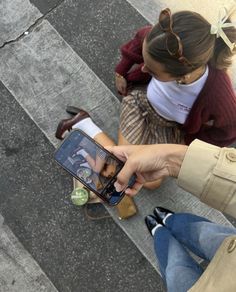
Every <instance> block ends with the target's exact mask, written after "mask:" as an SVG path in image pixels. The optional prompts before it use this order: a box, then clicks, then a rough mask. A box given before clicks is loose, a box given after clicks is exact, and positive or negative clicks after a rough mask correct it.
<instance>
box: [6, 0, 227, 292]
mask: <svg viewBox="0 0 236 292" xmlns="http://www.w3.org/2000/svg"><path fill="white" fill-rule="evenodd" d="M166 2H168V1H166ZM170 2H171V1H170ZM163 5H164V1H163V2H162V1H161V2H160V3H159V2H157V1H154V0H148V1H145V3H144V2H143V1H138V0H136V1H135V0H130V1H126V0H116V1H115V0H113V1H111V0H99V1H91V0H87V1H82V0H79V1H78V0H65V1H62V0H53V1H49V0H39V1H35V0H34V1H31V2H29V1H27V0H16V1H10V0H0V16H1V17H0V32H1V33H0V36H1V37H0V80H1V83H0V100H1V108H0V119H1V125H0V127H1V140H0V157H1V162H2V163H1V165H0V173H1V176H0V213H1V214H2V215H3V217H4V219H5V222H4V224H3V228H2V229H1V235H4V236H5V237H6V238H8V239H9V240H10V241H11V244H12V245H11V247H12V248H11V251H12V254H11V259H14V258H15V259H16V260H12V261H10V260H9V256H6V255H9V249H8V248H7V246H8V244H4V241H3V239H2V238H3V236H2V237H0V244H1V247H2V249H1V253H0V257H1V259H2V261H1V263H0V266H1V268H0V291H4V292H5V291H16V290H18V291H54V290H59V291H63V292H64V291H73V292H74V291H127V292H130V291H163V285H162V282H161V279H160V276H159V274H158V267H157V265H156V261H155V255H154V251H153V246H152V239H151V238H150V236H149V234H148V232H147V230H146V228H145V226H144V222H143V218H144V216H145V215H146V214H148V213H149V212H150V211H151V210H152V209H153V207H154V206H155V205H163V206H168V207H169V208H172V209H174V210H176V211H183V210H185V211H190V212H194V213H197V214H200V215H204V216H206V217H208V218H210V219H212V220H213V221H215V222H220V223H222V224H226V225H230V222H229V221H228V220H227V219H226V218H225V217H224V216H223V215H222V214H221V213H220V212H217V211H215V210H213V209H211V208H209V207H207V206H206V205H204V204H202V203H200V202H198V201H197V199H195V198H194V197H192V196H191V195H190V194H188V193H186V192H183V191H182V190H180V189H179V188H177V187H176V184H175V181H174V180H167V181H166V182H165V183H164V184H163V185H162V186H161V188H160V189H158V190H157V191H155V192H148V191H143V192H141V194H140V195H139V196H137V198H136V203H137V205H138V208H139V214H138V215H137V216H135V217H134V218H131V219H129V220H126V221H119V220H118V219H117V214H116V211H115V210H114V209H112V208H107V209H104V207H103V206H92V207H91V208H92V209H91V210H90V211H91V212H93V213H95V214H99V215H101V214H103V213H104V214H106V215H108V216H111V217H110V218H106V219H103V220H98V221H97V220H96V221H92V220H90V219H88V218H87V217H86V215H85V213H84V209H83V208H76V207H75V206H73V205H72V204H71V202H70V200H69V196H68V194H69V193H70V191H71V189H72V179H71V177H70V176H69V175H67V174H66V173H65V172H64V171H62V170H61V169H60V168H59V167H58V166H57V165H56V164H55V162H54V161H53V152H54V149H55V147H56V146H57V145H59V143H58V141H57V140H56V139H55V137H54V132H55V128H56V125H57V123H58V121H59V120H60V119H61V118H64V117H65V116H66V114H65V106H66V104H75V105H78V106H80V107H83V108H85V109H86V110H88V111H89V112H90V113H91V115H92V118H93V119H94V121H96V123H97V124H98V125H99V126H100V127H101V128H102V129H103V130H104V131H105V132H107V133H108V134H109V135H110V136H111V137H112V138H113V139H114V140H116V136H117V129H118V119H119V107H120V102H119V97H118V96H117V95H116V92H115V90H114V82H113V70H114V65H115V63H116V62H117V60H118V58H119V52H118V48H119V46H120V44H122V43H123V42H124V41H126V40H127V39H129V38H130V36H131V35H132V34H133V32H134V31H135V30H136V29H137V28H138V27H140V26H142V25H145V24H147V23H148V22H151V23H152V22H153V21H154V15H157V14H158V11H159V10H160V8H161V7H163ZM151 7H152V9H151ZM25 32H26V33H25ZM14 251H15V253H14ZM16 255H20V256H18V257H17V256H16ZM22 263H23V264H22ZM8 264H9V271H12V274H14V275H15V276H14V277H10V276H8V274H7V273H4V270H5V269H4V268H3V267H5V265H8ZM31 266H32V268H31ZM22 267H23V268H22ZM6 279H8V280H6ZM38 279H40V281H39V280H38ZM22 287H23V288H22Z"/></svg>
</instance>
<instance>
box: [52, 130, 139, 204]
mask: <svg viewBox="0 0 236 292" xmlns="http://www.w3.org/2000/svg"><path fill="white" fill-rule="evenodd" d="M54 158H55V160H56V161H57V163H58V164H59V165H61V166H62V167H63V168H64V169H65V170H66V171H68V172H69V173H70V174H71V175H73V176H74V177H75V178H76V179H78V180H79V181H80V182H81V183H82V184H84V185H85V186H86V187H87V188H88V189H90V190H91V191H92V192H94V193H95V194H96V195H97V196H99V197H100V198H101V199H102V200H103V201H105V202H107V203H108V204H109V205H112V206H114V205H117V204H118V203H119V202H120V201H121V199H122V198H123V196H124V195H125V189H124V190H122V191H119V192H118V191H116V189H115V187H114V183H115V181H116V177H117V174H118V173H119V172H120V170H121V169H122V167H123V165H124V163H123V162H122V161H120V160H119V159H118V158H117V157H116V156H114V155H113V154H111V153H110V152H108V151H107V150H106V149H104V148H103V147H102V146H101V145H100V144H98V143H97V142H96V141H94V140H93V139H92V138H91V137H89V136H88V135H86V134H85V133H84V132H82V131H80V130H74V131H72V132H71V134H70V135H69V136H68V137H67V138H66V139H65V140H64V141H63V143H62V144H61V146H60V147H59V148H58V149H57V150H56V152H55V156H54ZM135 179H136V177H135V176H133V177H132V178H131V180H130V182H129V185H128V186H127V187H129V186H132V185H133V184H134V182H135Z"/></svg>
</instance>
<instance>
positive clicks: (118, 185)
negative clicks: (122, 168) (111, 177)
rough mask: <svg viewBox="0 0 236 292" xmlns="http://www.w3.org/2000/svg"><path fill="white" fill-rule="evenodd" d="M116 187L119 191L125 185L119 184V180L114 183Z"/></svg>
mask: <svg viewBox="0 0 236 292" xmlns="http://www.w3.org/2000/svg"><path fill="white" fill-rule="evenodd" d="M114 187H115V189H116V191H117V192H121V191H122V190H123V187H122V185H121V184H119V183H118V182H117V181H116V182H115V183H114Z"/></svg>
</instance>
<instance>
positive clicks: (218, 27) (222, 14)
mask: <svg viewBox="0 0 236 292" xmlns="http://www.w3.org/2000/svg"><path fill="white" fill-rule="evenodd" d="M235 9H236V7H235V6H234V7H232V8H231V9H230V10H229V11H227V9H226V8H225V7H223V8H222V9H221V10H220V11H219V17H218V22H217V23H216V24H212V25H211V34H216V37H217V38H218V37H221V38H222V39H223V41H224V42H225V43H226V45H227V46H228V47H229V48H230V50H231V51H233V49H234V48H235V43H231V41H230V40H229V38H228V37H227V35H226V34H225V33H224V31H223V28H224V27H236V22H231V23H230V22H226V23H225V21H226V20H227V19H228V18H229V17H230V15H231V14H232V13H233V12H234V10H235Z"/></svg>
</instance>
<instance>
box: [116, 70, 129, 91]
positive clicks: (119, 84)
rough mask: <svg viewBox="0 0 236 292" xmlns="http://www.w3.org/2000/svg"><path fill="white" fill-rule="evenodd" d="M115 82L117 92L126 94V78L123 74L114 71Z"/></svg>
mask: <svg viewBox="0 0 236 292" xmlns="http://www.w3.org/2000/svg"><path fill="white" fill-rule="evenodd" d="M115 84H116V89H117V90H118V92H119V93H120V94H121V95H123V96H126V94H127V81H126V79H125V78H124V77H123V76H121V75H119V74H117V73H116V75H115Z"/></svg>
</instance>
